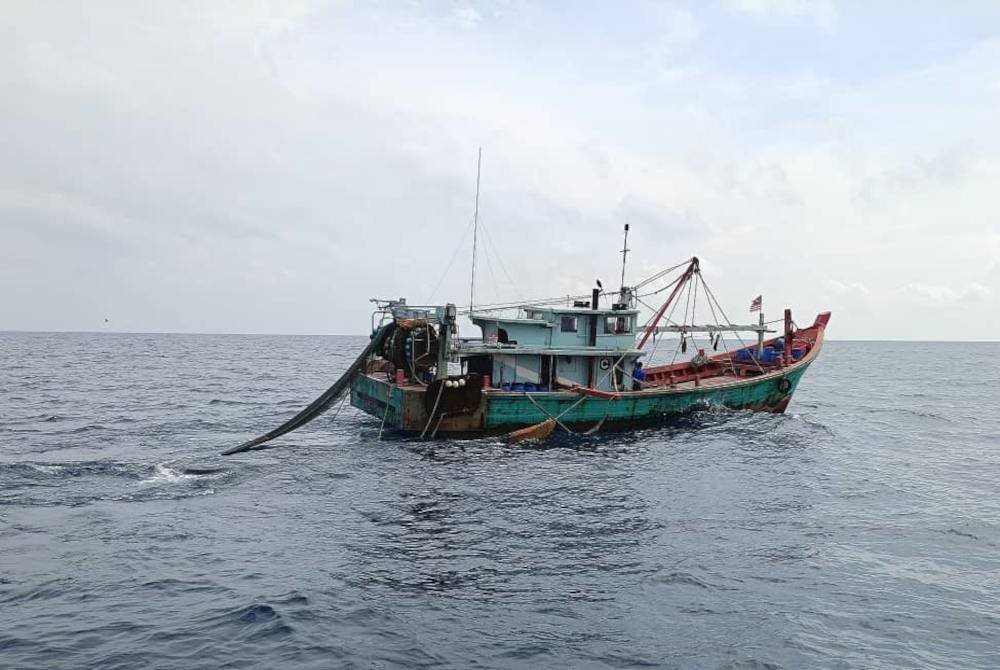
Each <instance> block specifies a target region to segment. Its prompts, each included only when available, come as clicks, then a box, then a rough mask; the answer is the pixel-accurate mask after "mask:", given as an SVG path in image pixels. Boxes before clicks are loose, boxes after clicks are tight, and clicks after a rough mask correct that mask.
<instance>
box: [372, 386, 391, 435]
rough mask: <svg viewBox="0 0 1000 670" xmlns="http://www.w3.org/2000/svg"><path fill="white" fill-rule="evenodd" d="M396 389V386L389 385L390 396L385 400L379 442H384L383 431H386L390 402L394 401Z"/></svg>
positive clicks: (379, 429) (379, 428)
mask: <svg viewBox="0 0 1000 670" xmlns="http://www.w3.org/2000/svg"><path fill="white" fill-rule="evenodd" d="M395 388H396V385H395V384H389V394H388V395H387V396H386V399H385V413H384V414H383V415H382V425H381V426H379V427H378V440H377V441H378V442H381V441H382V430H383V429H385V418H386V417H387V416H389V407H390V405H389V401H390V400H391V399H392V391H393V389H395Z"/></svg>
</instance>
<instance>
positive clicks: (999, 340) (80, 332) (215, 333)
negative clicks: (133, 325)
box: [0, 328, 1000, 344]
mask: <svg viewBox="0 0 1000 670" xmlns="http://www.w3.org/2000/svg"><path fill="white" fill-rule="evenodd" d="M0 334H4V335H5V334H19V335H205V336H220V335H228V336H248V337H369V335H368V334H365V333H318V332H313V333H274V332H269V333H265V332H253V333H247V332H232V331H230V332H224V331H157V330H19V329H2V328H0ZM824 339H825V340H826V341H827V342H907V343H909V342H913V343H925V344H934V343H941V344H998V343H1000V338H997V339H982V340H912V339H902V338H888V339H872V338H865V337H831V338H824Z"/></svg>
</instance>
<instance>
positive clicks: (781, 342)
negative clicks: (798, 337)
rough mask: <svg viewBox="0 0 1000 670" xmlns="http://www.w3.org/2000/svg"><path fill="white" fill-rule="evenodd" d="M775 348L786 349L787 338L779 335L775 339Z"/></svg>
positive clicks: (778, 349) (776, 349) (777, 349)
mask: <svg viewBox="0 0 1000 670" xmlns="http://www.w3.org/2000/svg"><path fill="white" fill-rule="evenodd" d="M774 349H775V351H784V350H785V338H783V337H779V338H778V339H776V340H775V341H774Z"/></svg>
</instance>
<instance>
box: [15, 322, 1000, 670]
mask: <svg viewBox="0 0 1000 670" xmlns="http://www.w3.org/2000/svg"><path fill="white" fill-rule="evenodd" d="M363 344H364V338H350V337H278V336H203V335H199V336H193V335H192V336H186V335H111V334H100V335H94V334H26V333H6V334H0V667H3V668H178V669H180V668H184V669H187V668H275V667H294V668H337V667H344V668H432V667H433V668H537V667H573V668H633V667H665V668H996V667H1000V495H998V493H1000V363H998V361H1000V345H997V344H916V343H861V342H829V343H828V344H827V345H826V347H825V349H824V351H823V353H822V355H821V357H820V359H819V360H818V361H817V362H816V364H815V365H814V366H813V367H812V369H810V370H809V372H808V373H807V375H806V377H805V378H804V380H803V382H802V385H801V387H800V389H799V391H798V393H797V395H796V397H795V400H794V401H793V403H792V405H791V407H790V408H789V412H788V413H787V414H784V415H768V414H753V413H749V412H712V413H704V414H700V415H696V416H692V417H689V418H686V419H683V420H681V421H679V422H676V423H675V424H673V425H670V426H664V427H661V428H656V429H644V430H642V431H639V432H635V433H617V434H598V435H596V436H592V437H588V438H569V439H568V438H565V437H563V438H560V439H557V440H554V441H553V442H552V443H550V444H546V445H544V446H541V447H530V448H526V447H523V446H521V447H512V446H507V445H505V444H503V443H502V442H500V441H498V440H495V439H483V440H476V441H468V442H446V441H426V442H422V441H419V440H412V439H411V440H404V439H400V438H397V437H392V438H390V439H385V440H383V441H381V442H379V441H378V440H377V436H378V429H379V425H378V421H377V420H375V419H372V418H370V417H367V416H365V415H363V414H361V413H359V412H358V411H356V410H354V409H353V408H351V407H350V406H349V405H347V406H345V407H344V408H343V409H342V410H341V411H340V413H339V414H338V415H337V416H336V417H335V418H333V417H332V414H328V415H326V416H325V417H322V418H320V419H318V420H317V421H315V422H313V423H312V424H310V425H309V426H307V427H306V428H303V429H301V430H299V431H298V432H295V433H292V434H290V435H288V436H286V437H285V438H283V439H281V440H280V442H279V444H280V445H281V446H280V448H276V449H272V450H268V451H262V452H255V453H250V454H246V455H241V456H238V457H228V458H226V457H222V456H219V455H218V452H219V451H220V450H222V449H224V448H226V447H229V446H232V445H234V444H238V443H240V442H241V441H243V440H245V439H247V438H249V437H252V436H254V435H257V434H259V433H261V432H263V431H265V430H268V429H270V428H272V427H274V426H276V425H277V424H278V423H280V422H281V421H283V420H284V419H285V418H287V417H289V416H290V415H292V414H293V413H294V412H296V411H297V410H298V409H299V408H300V407H302V406H304V405H305V404H306V403H307V402H308V401H310V400H312V398H313V397H315V396H316V395H318V394H319V392H321V391H322V390H323V389H325V388H326V386H327V385H328V384H329V383H330V381H331V380H332V379H333V378H335V377H336V375H337V374H338V372H339V371H340V370H342V369H343V368H344V367H346V365H347V364H348V363H349V361H350V360H351V358H352V357H353V354H354V352H356V351H357V350H358V349H360V347H361V346H362V345H363Z"/></svg>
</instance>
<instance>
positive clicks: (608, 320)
mask: <svg viewBox="0 0 1000 670" xmlns="http://www.w3.org/2000/svg"><path fill="white" fill-rule="evenodd" d="M631 326H632V319H630V318H628V317H627V316H609V317H605V319H604V332H605V334H607V335H623V334H626V333H630V332H632V327H631Z"/></svg>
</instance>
